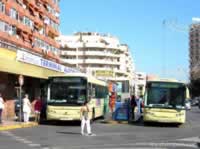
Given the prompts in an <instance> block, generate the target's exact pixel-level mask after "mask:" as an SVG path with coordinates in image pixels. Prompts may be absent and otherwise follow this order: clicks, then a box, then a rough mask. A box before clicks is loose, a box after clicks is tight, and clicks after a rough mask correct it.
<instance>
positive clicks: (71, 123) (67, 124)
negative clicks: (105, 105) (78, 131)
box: [40, 121, 80, 127]
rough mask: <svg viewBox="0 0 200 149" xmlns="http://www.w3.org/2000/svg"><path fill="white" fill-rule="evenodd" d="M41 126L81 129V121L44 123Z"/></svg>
mask: <svg viewBox="0 0 200 149" xmlns="http://www.w3.org/2000/svg"><path fill="white" fill-rule="evenodd" d="M40 124H41V125H51V126H77V127H80V121H43V122H41V123H40Z"/></svg>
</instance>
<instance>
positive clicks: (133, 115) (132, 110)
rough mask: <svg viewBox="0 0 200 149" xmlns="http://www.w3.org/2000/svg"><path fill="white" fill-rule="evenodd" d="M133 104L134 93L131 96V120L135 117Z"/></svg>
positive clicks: (134, 103) (134, 104)
mask: <svg viewBox="0 0 200 149" xmlns="http://www.w3.org/2000/svg"><path fill="white" fill-rule="evenodd" d="M135 106H136V102H135V95H132V96H131V116H132V117H131V118H132V120H134V118H135Z"/></svg>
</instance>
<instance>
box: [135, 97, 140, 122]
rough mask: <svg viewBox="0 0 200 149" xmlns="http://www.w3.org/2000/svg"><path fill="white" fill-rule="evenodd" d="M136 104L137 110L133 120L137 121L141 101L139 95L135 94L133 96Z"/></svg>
mask: <svg viewBox="0 0 200 149" xmlns="http://www.w3.org/2000/svg"><path fill="white" fill-rule="evenodd" d="M135 102H136V106H137V111H136V113H135V121H139V120H140V117H141V103H142V99H141V98H140V97H139V96H136V98H135Z"/></svg>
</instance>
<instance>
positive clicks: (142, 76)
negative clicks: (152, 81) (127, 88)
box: [135, 72, 147, 96]
mask: <svg viewBox="0 0 200 149" xmlns="http://www.w3.org/2000/svg"><path fill="white" fill-rule="evenodd" d="M146 81H147V75H146V73H144V72H136V75H135V95H138V96H140V95H142V96H143V95H144V92H145V87H146Z"/></svg>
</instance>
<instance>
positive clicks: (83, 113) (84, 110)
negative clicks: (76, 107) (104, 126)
mask: <svg viewBox="0 0 200 149" xmlns="http://www.w3.org/2000/svg"><path fill="white" fill-rule="evenodd" d="M89 112H90V110H89V107H88V105H87V101H85V102H84V104H83V106H82V107H81V109H80V119H81V135H85V133H84V128H85V125H86V128H87V135H92V132H91V126H90V118H89Z"/></svg>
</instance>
